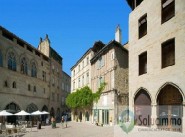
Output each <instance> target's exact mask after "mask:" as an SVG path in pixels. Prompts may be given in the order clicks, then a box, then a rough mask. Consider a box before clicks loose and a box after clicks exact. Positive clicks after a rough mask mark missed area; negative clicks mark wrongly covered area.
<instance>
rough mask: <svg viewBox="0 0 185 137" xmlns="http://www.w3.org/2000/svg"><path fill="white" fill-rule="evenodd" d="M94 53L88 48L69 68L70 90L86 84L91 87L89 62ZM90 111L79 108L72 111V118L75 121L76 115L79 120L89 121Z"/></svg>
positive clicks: (73, 90) (72, 90)
mask: <svg viewBox="0 0 185 137" xmlns="http://www.w3.org/2000/svg"><path fill="white" fill-rule="evenodd" d="M93 55H94V53H93V51H92V48H89V49H88V50H87V51H86V52H85V54H84V55H83V56H82V57H81V58H80V59H79V60H78V61H77V63H76V64H75V65H74V66H73V67H72V68H71V92H75V91H76V90H77V89H80V88H82V87H85V86H88V87H90V88H91V64H90V60H91V59H92V57H93ZM90 114H91V111H89V110H86V111H85V110H80V111H76V110H75V111H73V112H72V120H73V121H75V120H76V119H77V117H78V118H79V119H80V120H81V121H88V122H89V121H90V120H89V119H90V118H91V115H90Z"/></svg>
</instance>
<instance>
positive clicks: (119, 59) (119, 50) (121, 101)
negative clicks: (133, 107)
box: [91, 40, 128, 125]
mask: <svg viewBox="0 0 185 137" xmlns="http://www.w3.org/2000/svg"><path fill="white" fill-rule="evenodd" d="M91 66H92V72H91V74H92V76H91V77H92V78H91V84H92V85H91V86H92V90H93V91H97V90H98V88H99V87H100V84H101V83H104V82H105V83H106V86H105V89H104V91H103V92H102V94H101V97H100V99H99V101H98V102H97V103H94V107H93V122H94V123H96V122H98V123H101V124H103V125H113V124H117V120H118V116H119V115H120V114H121V111H123V110H124V109H126V108H127V105H128V51H127V50H126V49H125V48H124V47H123V46H122V45H121V44H120V43H119V42H117V41H115V40H113V41H111V42H110V43H108V44H107V45H105V46H104V47H103V48H102V49H101V50H99V51H98V52H97V54H95V56H94V57H93V58H92V60H91Z"/></svg>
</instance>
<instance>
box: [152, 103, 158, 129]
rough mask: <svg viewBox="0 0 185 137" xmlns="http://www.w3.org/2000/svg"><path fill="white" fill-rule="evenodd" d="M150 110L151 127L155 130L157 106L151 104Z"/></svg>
mask: <svg viewBox="0 0 185 137" xmlns="http://www.w3.org/2000/svg"><path fill="white" fill-rule="evenodd" d="M151 109H152V114H151V127H152V128H157V125H156V124H157V123H156V119H157V104H156V103H153V104H152V105H151Z"/></svg>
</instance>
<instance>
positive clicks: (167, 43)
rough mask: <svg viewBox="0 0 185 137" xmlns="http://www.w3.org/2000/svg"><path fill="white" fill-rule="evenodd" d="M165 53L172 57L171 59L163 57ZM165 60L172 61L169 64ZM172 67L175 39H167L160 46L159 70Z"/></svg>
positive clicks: (173, 63)
mask: <svg viewBox="0 0 185 137" xmlns="http://www.w3.org/2000/svg"><path fill="white" fill-rule="evenodd" d="M169 46H170V47H169ZM169 50H170V52H169ZM171 52H173V53H171ZM166 53H167V54H168V55H169V54H170V55H171V56H173V57H171V56H170V57H171V58H170V57H169V56H168V55H164V54H166ZM167 59H168V60H170V61H171V60H172V61H171V62H170V63H169V62H168V61H167ZM164 61H165V62H164ZM173 65H175V38H172V39H169V40H167V41H165V42H163V43H162V44H161V68H162V69H164V68H166V67H169V66H173Z"/></svg>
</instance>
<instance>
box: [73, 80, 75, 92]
mask: <svg viewBox="0 0 185 137" xmlns="http://www.w3.org/2000/svg"><path fill="white" fill-rule="evenodd" d="M73 90H75V81H74V82H73Z"/></svg>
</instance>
